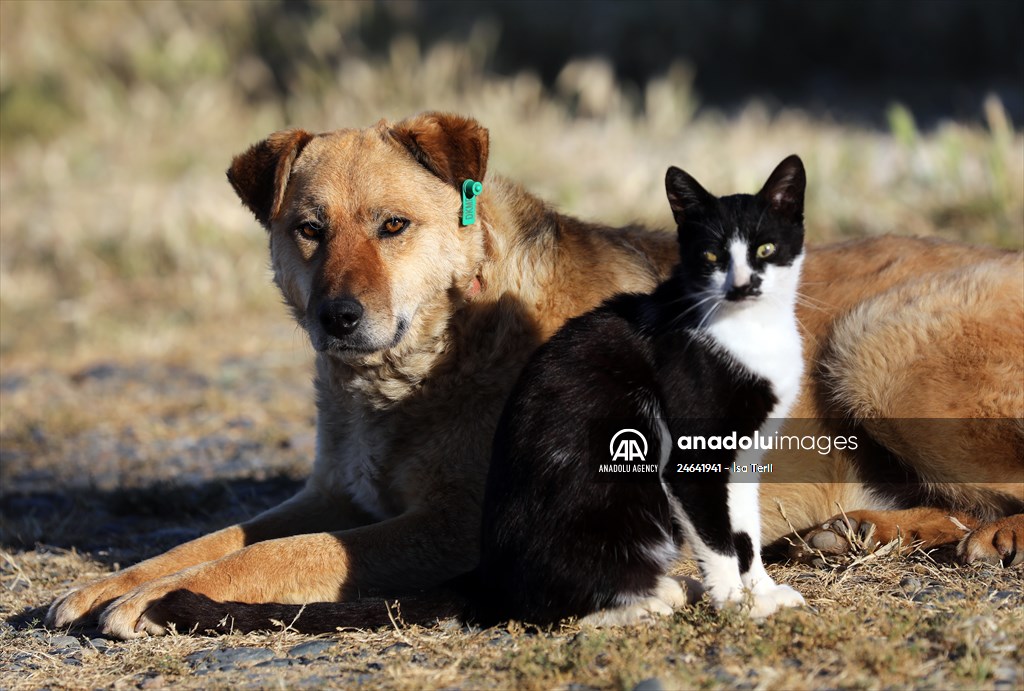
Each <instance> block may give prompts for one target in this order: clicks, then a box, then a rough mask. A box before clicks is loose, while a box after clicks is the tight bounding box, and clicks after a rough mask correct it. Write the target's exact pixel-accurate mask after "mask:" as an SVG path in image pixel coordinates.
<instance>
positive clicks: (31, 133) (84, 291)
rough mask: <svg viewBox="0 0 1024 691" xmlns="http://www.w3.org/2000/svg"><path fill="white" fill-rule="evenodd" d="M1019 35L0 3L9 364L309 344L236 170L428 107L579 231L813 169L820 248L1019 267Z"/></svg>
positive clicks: (637, 18)
mask: <svg viewBox="0 0 1024 691" xmlns="http://www.w3.org/2000/svg"><path fill="white" fill-rule="evenodd" d="M1022 26H1024V3H1020V2H1012V1H1006V2H1003V1H1001V0H985V1H983V2H973V1H969V0H968V1H963V2H961V1H953V0H949V1H945V0H929V1H915V2H905V3H890V2H885V1H884V0H877V1H876V0H857V1H844V0H833V1H830V2H797V1H793V0H782V1H780V2H771V3H768V2H760V1H757V0H737V1H735V2H712V1H704V0H691V1H690V2H648V1H643V0H633V1H631V2H595V3H583V2H564V3H559V2H536V3H535V2H520V1H512V0H495V1H491V2H477V3H469V2H452V1H447V0H443V1H442V0H433V1H430V2H428V1H426V0H420V1H401V2H368V1H367V2H320V1H316V0H303V1H298V2H284V1H279V0H274V1H270V0H268V1H265V2H171V1H169V0H168V1H153V2H150V1H147V2H73V1H62V2H46V1H36V2H19V1H17V0H4V1H3V2H2V3H0V363H2V364H4V366H5V367H8V368H9V367H11V366H12V365H14V364H19V363H20V364H24V365H32V364H39V363H48V364H50V365H53V364H54V363H56V362H58V361H59V362H67V363H76V362H77V363H81V362H83V361H89V360H92V359H95V358H99V357H119V356H131V357H151V356H165V355H166V356H171V355H178V356H180V357H189V356H190V355H191V354H194V353H195V352H196V351H201V350H208V349H213V350H216V349H218V348H226V349H229V350H230V349H235V350H245V349H247V348H252V349H259V348H265V347H267V343H268V341H267V340H266V337H267V333H266V332H267V330H270V331H271V332H272V333H273V334H278V333H282V332H283V334H284V336H283V337H282V338H283V339H284V342H285V343H287V344H289V346H290V347H292V348H293V349H294V347H295V344H296V343H299V342H301V337H300V336H297V335H296V334H295V333H294V331H293V329H292V327H291V326H290V324H289V322H288V318H287V316H286V313H285V311H284V309H283V308H281V307H280V306H279V305H278V298H277V296H276V293H275V292H274V289H273V288H272V287H271V285H270V282H269V275H268V271H267V269H266V264H267V261H266V256H265V254H266V248H265V244H266V240H265V237H264V233H263V232H262V231H261V230H260V229H259V228H258V227H257V225H256V223H255V222H254V221H253V220H252V218H251V217H250V216H249V215H248V213H247V212H246V211H245V210H244V209H243V208H242V207H241V206H240V204H239V203H238V201H237V199H236V198H235V196H234V194H233V193H232V191H231V189H230V188H229V186H228V185H227V183H226V181H225V179H224V173H223V171H224V169H225V168H226V166H227V164H228V162H229V160H230V158H231V156H232V155H233V154H235V153H238V152H239V151H242V150H243V149H245V148H246V147H247V146H248V145H249V144H250V143H252V142H254V141H256V140H258V139H260V138H262V137H264V136H265V135H266V134H268V133H269V132H271V131H274V130H277V129H282V128H285V127H289V126H302V127H306V128H309V129H313V130H327V129H334V128H336V127H342V126H366V125H369V124H372V123H373V122H375V121H376V120H378V119H379V118H381V117H386V118H389V119H399V118H402V117H404V116H406V115H409V114H412V113H415V112H417V111H421V110H427V109H446V110H454V111H459V112H463V113H467V114H471V115H473V116H475V117H477V118H478V119H479V120H480V121H481V122H483V123H484V124H485V125H486V126H488V127H489V128H490V130H491V136H492V159H491V167H490V171H492V173H493V172H500V173H502V174H506V175H509V176H512V177H515V178H517V179H519V180H521V181H522V182H524V183H525V184H526V185H527V187H529V188H530V189H532V190H534V191H535V192H537V193H538V194H540V195H541V196H543V197H545V198H546V199H548V200H549V201H551V202H552V203H554V204H555V205H557V206H559V207H560V208H561V209H563V210H565V211H567V212H570V213H574V214H578V215H581V216H584V217H588V218H593V219H600V220H604V221H608V222H625V221H630V220H640V221H644V222H647V223H651V224H655V225H659V226H666V227H667V226H668V225H669V223H670V215H669V213H668V205H667V203H666V202H665V199H664V193H663V190H662V179H663V175H664V170H665V168H666V167H667V166H668V165H679V166H681V167H683V168H685V169H687V170H689V171H690V172H692V173H693V174H695V175H696V176H697V177H698V178H699V179H701V180H702V181H706V183H707V185H708V186H709V188H710V189H711V190H712V191H715V192H719V193H726V192H731V191H737V190H747V191H752V190H753V189H754V188H755V187H756V186H757V185H758V184H760V182H761V181H763V179H764V177H765V176H766V175H767V173H768V172H769V171H770V170H771V168H772V166H774V164H775V163H777V162H778V161H779V160H780V159H781V158H782V157H783V156H785V155H786V154H789V153H792V152H797V153H799V154H801V156H802V157H803V158H804V161H805V163H806V165H807V168H808V171H809V177H810V188H809V195H808V200H809V207H808V214H807V222H808V230H809V235H810V238H811V239H812V240H813V241H818V242H821V241H827V240H833V239H839V238H846V237H856V236H862V235H869V234H876V233H886V232H894V233H909V234H935V235H941V236H945V237H950V238H959V239H964V240H968V241H972V242H979V243H988V244H995V245H999V246H1004V247H1020V246H1021V245H1022V244H1024V139H1022V136H1021V133H1020V132H1019V131H1018V130H1017V129H1016V127H1015V126H1014V124H1013V123H1014V121H1017V122H1020V120H1021V117H1022V115H1024V41H1022V40H1021V29H1020V27H1022ZM225 324H231V329H230V333H228V329H225ZM58 358H59V360H58ZM68 366H72V365H68Z"/></svg>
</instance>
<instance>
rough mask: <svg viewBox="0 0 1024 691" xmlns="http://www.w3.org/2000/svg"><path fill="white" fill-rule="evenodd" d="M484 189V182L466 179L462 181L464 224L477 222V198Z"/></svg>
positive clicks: (468, 224)
mask: <svg viewBox="0 0 1024 691" xmlns="http://www.w3.org/2000/svg"><path fill="white" fill-rule="evenodd" d="M483 191H484V186H483V183H480V182H476V181H475V180H466V181H465V182H464V183H462V225H464V226H471V225H473V224H474V223H476V198H477V197H478V196H479V195H480V193H481V192H483Z"/></svg>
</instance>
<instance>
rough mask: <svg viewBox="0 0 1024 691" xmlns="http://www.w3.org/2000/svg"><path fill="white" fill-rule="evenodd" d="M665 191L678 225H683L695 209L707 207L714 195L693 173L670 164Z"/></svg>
mask: <svg viewBox="0 0 1024 691" xmlns="http://www.w3.org/2000/svg"><path fill="white" fill-rule="evenodd" d="M665 191H666V192H667V193H668V204H669V206H671V207H672V216H673V217H674V218H675V219H676V225H680V226H681V225H683V220H684V219H685V218H686V217H687V216H689V215H692V214H693V212H694V211H696V210H697V209H700V208H705V207H707V206H708V205H709V204H711V202H712V201H714V197H713V196H712V195H711V193H710V192H708V191H707V190H706V189H704V188H703V187H701V186H700V183H699V182H697V181H696V180H695V179H694V178H693V176H692V175H690V174H689V173H687V172H686V171H684V170H680V169H679V168H676V167H675V166H670V167H669V169H668V172H667V173H665Z"/></svg>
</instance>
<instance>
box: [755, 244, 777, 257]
mask: <svg viewBox="0 0 1024 691" xmlns="http://www.w3.org/2000/svg"><path fill="white" fill-rule="evenodd" d="M773 254H775V243H774V242H766V243H764V244H763V245H761V246H760V247H758V248H757V258H758V259H766V258H768V257H770V256H772V255H773Z"/></svg>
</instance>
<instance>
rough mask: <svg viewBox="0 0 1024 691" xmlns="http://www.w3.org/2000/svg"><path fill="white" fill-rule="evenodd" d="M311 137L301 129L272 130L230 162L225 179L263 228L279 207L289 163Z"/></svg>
mask: <svg viewBox="0 0 1024 691" xmlns="http://www.w3.org/2000/svg"><path fill="white" fill-rule="evenodd" d="M312 138H313V135H312V134H310V133H309V132H306V131H305V130H285V131H283V132H275V133H274V134H272V135H270V136H269V137H267V138H266V139H264V140H263V141H262V142H259V143H258V144H253V145H252V146H251V147H249V150H248V151H246V152H245V153H244V154H239V155H237V156H235V158H234V160H232V161H231V167H230V168H228V181H229V182H230V183H231V186H232V187H234V188H235V192H236V193H237V194H238V197H239V198H240V199H241V200H242V203H243V204H245V205H246V206H247V207H249V210H250V211H252V213H253V215H254V216H256V220H257V221H259V222H260V224H261V225H262V226H263V227H264V228H267V229H268V230H269V229H270V222H271V221H272V220H273V219H274V217H275V216H277V213H278V212H279V211H280V210H281V203H282V202H283V201H284V191H285V189H286V188H287V186H288V178H289V177H290V176H291V172H292V164H293V163H295V159H296V158H298V156H299V154H300V153H301V152H302V149H303V147H305V146H306V144H308V143H309V140H311V139H312Z"/></svg>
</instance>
